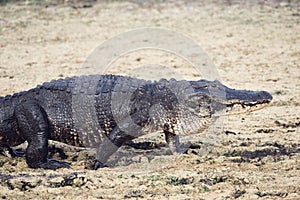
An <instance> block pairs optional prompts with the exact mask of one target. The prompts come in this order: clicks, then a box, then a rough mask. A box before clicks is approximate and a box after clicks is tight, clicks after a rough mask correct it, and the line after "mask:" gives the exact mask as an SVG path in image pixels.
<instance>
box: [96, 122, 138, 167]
mask: <svg viewBox="0 0 300 200" xmlns="http://www.w3.org/2000/svg"><path fill="white" fill-rule="evenodd" d="M132 139H134V136H132V135H128V134H126V133H124V132H123V131H121V130H120V129H119V128H118V127H117V128H115V129H114V130H113V131H112V133H111V134H110V135H109V137H107V138H106V139H105V140H104V141H103V142H102V143H101V144H100V145H99V147H98V149H97V153H96V158H95V160H96V163H95V167H94V169H98V168H102V167H106V162H107V160H108V159H109V157H110V156H111V155H112V154H113V153H115V152H116V151H117V150H118V149H119V148H120V147H121V146H122V145H123V144H124V143H125V142H127V141H129V140H132Z"/></svg>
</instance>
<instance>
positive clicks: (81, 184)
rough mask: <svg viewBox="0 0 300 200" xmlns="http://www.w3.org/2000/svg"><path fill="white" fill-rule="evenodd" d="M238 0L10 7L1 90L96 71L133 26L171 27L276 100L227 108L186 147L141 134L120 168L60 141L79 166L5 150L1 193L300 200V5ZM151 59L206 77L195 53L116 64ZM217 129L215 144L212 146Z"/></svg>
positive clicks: (125, 66) (126, 68)
mask: <svg viewBox="0 0 300 200" xmlns="http://www.w3.org/2000/svg"><path fill="white" fill-rule="evenodd" d="M230 2H231V1H228V2H227V3H205V2H202V1H198V2H193V1H190V2H188V3H187V2H183V1H172V2H171V1H166V2H165V1H163V2H156V1H152V2H151V1H150V2H142V3H134V2H126V1H111V2H105V3H104V2H103V3H86V2H85V3H81V2H79V3H76V4H72V3H63V4H53V3H48V2H47V1H46V2H43V3H41V4H39V5H37V4H30V1H29V3H28V2H27V3H20V2H19V3H8V4H6V5H5V6H1V7H0V28H1V29H0V49H1V50H0V84H1V90H0V95H7V94H11V93H14V92H19V91H22V90H27V89H29V88H32V87H34V86H35V85H37V84H40V83H42V82H45V81H50V80H52V79H57V78H61V77H68V76H73V75H78V74H82V73H84V72H87V71H88V69H82V64H83V63H84V61H85V59H86V57H87V56H88V55H89V54H90V53H91V52H92V51H93V49H95V48H96V47H97V46H98V45H99V44H101V42H103V41H105V40H106V39H109V38H111V37H113V36H115V35H117V34H121V33H123V32H124V31H129V30H131V29H135V28H140V27H161V28H167V29H170V30H174V31H178V32H180V33H183V34H186V35H188V36H190V37H191V38H193V39H194V40H195V41H196V42H198V43H199V44H201V46H202V47H203V48H204V49H205V50H206V51H207V53H208V55H209V56H210V57H211V58H212V60H213V61H214V63H215V65H216V66H218V71H219V75H220V78H221V80H222V82H224V83H225V84H226V85H228V86H231V87H234V88H238V89H251V90H267V91H269V92H270V93H271V94H272V95H273V97H274V101H273V102H272V104H271V105H270V106H268V107H266V108H265V109H262V110H259V111H257V112H253V113H250V114H243V115H238V116H229V117H224V118H222V119H221V121H220V122H219V123H218V124H216V125H215V126H214V128H215V129H213V130H212V129H210V130H208V131H206V132H204V133H202V134H200V135H196V136H193V137H188V138H187V141H189V142H191V144H190V148H189V150H188V152H187V154H183V155H169V154H168V153H167V152H165V150H164V149H165V144H164V142H163V140H162V135H161V134H160V133H157V134H152V135H151V136H149V137H147V138H142V139H140V140H137V141H135V142H136V144H137V146H135V148H134V147H130V146H124V147H122V149H121V150H120V151H119V152H118V153H117V154H116V155H115V159H112V161H111V165H112V167H109V168H104V169H99V170H97V171H94V170H89V169H88V168H89V167H90V165H91V158H92V155H91V152H90V151H85V150H79V149H74V148H71V147H67V146H64V145H61V144H60V145H54V146H53V145H51V148H50V150H51V151H50V153H51V156H52V157H54V158H58V159H62V160H64V161H67V162H70V163H71V164H72V169H60V170H56V171H50V170H42V169H37V170H34V169H29V168H28V167H27V165H26V162H25V160H24V158H17V159H10V158H6V157H4V156H0V191H1V192H0V193H1V198H2V199H71V198H72V199H82V198H87V199H123V198H128V199H130V198H131V199H235V198H239V199H281V198H284V199H300V192H299V191H300V176H299V174H300V172H299V170H300V165H299V155H300V154H299V153H300V136H299V133H300V130H299V127H300V115H299V113H300V99H299V94H300V89H299V87H300V53H299V52H300V45H299V44H300V43H299V41H300V31H299V30H300V18H299V16H300V13H299V5H297V1H295V2H293V3H292V4H288V3H285V2H279V1H278V2H269V1H259V2H256V1H249V2H248V1H247V3H236V2H235V1H233V2H232V3H231V4H230ZM298 4H299V2H298ZM150 61H151V63H153V62H154V64H161V65H165V66H167V67H169V68H172V69H173V70H175V69H176V70H179V72H180V73H181V74H183V75H184V76H185V77H187V78H190V79H193V78H197V74H196V75H195V73H194V72H193V68H192V67H191V66H190V64H189V63H187V62H186V61H185V60H183V59H181V58H179V57H178V56H176V55H173V54H171V53H166V52H157V51H151V50H144V51H137V52H133V53H131V54H129V55H125V56H123V57H121V58H119V59H118V60H117V61H115V62H114V63H113V64H112V65H111V67H110V68H109V69H108V70H107V71H106V73H115V74H127V75H132V74H133V75H134V74H136V73H138V74H139V75H142V74H141V72H140V71H138V72H136V71H134V69H133V67H132V66H142V65H143V64H149V62H150ZM131 73H132V74H131ZM152 73H156V74H155V75H157V76H159V74H160V72H159V70H157V69H156V71H155V70H154V72H153V71H152ZM220 127H221V129H218V128H220ZM214 130H218V131H217V133H218V134H215V132H214ZM211 135H214V136H215V137H213V139H214V141H215V146H214V148H213V149H211V151H210V152H208V153H207V154H205V153H203V146H204V145H205V140H206V136H211ZM184 139H185V138H183V140H184ZM187 141H185V142H187ZM62 150H63V151H62ZM199 155H201V156H199Z"/></svg>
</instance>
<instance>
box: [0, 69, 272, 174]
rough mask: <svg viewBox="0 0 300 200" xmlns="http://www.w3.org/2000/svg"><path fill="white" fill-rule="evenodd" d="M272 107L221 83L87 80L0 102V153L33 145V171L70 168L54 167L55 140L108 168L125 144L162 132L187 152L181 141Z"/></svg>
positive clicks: (264, 97) (264, 98) (265, 98)
mask: <svg viewBox="0 0 300 200" xmlns="http://www.w3.org/2000/svg"><path fill="white" fill-rule="evenodd" d="M271 100H272V96H271V95H270V94H269V93H268V92H266V91H258V92H255V91H248V90H236V89H231V88H229V87H226V86H225V85H223V84H222V83H221V82H219V81H217V80H215V81H208V80H203V79H201V80H198V81H187V80H175V79H170V80H166V79H161V80H159V81H150V80H144V79H137V78H132V77H128V76H120V75H88V76H77V77H70V78H65V79H58V80H53V81H50V82H45V83H43V84H42V85H38V86H37V87H35V88H33V89H30V90H28V91H24V92H20V93H15V94H13V95H8V96H5V97H0V152H2V153H3V152H9V154H10V155H11V156H18V155H19V154H20V152H17V151H16V150H14V149H13V148H12V147H14V146H16V145H19V144H22V143H24V142H25V141H27V143H28V146H27V149H26V152H25V158H26V163H27V165H28V166H29V167H30V168H44V169H53V170H55V169H57V168H68V167H70V165H69V164H68V163H66V162H62V161H57V160H53V159H48V140H54V141H59V142H63V143H65V144H68V145H72V146H77V147H88V148H96V155H95V165H94V168H95V169H98V168H101V167H105V166H106V162H107V160H108V159H109V157H110V156H111V155H112V154H113V153H114V152H116V151H117V150H118V148H119V147H121V146H122V145H123V144H124V143H126V142H130V141H131V140H133V139H134V138H137V137H140V136H142V135H144V134H147V133H150V132H154V131H163V132H164V135H165V140H166V142H167V144H168V146H169V147H170V149H171V150H172V152H174V153H175V152H178V153H180V152H182V151H181V148H180V142H179V135H188V134H194V133H199V132H201V131H203V130H204V129H206V128H207V127H208V126H209V125H210V124H212V123H213V122H214V120H215V119H217V118H218V117H220V116H222V115H231V114H239V113H246V112H251V111H254V110H258V109H260V108H262V107H264V106H266V105H267V104H268V103H270V102H271Z"/></svg>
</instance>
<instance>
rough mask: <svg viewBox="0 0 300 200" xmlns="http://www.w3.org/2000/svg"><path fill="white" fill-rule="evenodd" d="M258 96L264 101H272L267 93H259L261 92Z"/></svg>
mask: <svg viewBox="0 0 300 200" xmlns="http://www.w3.org/2000/svg"><path fill="white" fill-rule="evenodd" d="M258 95H259V97H260V98H262V99H265V100H272V99H273V97H272V95H271V94H270V93H269V92H266V91H261V92H259V94H258Z"/></svg>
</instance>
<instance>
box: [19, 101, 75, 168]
mask: <svg viewBox="0 0 300 200" xmlns="http://www.w3.org/2000/svg"><path fill="white" fill-rule="evenodd" d="M15 117H16V120H17V126H18V131H19V132H20V134H21V135H22V136H24V137H25V139H26V140H27V142H28V147H27V149H26V153H25V157H26V162H27V164H28V166H29V167H31V168H44V169H53V170H55V169H57V168H62V167H63V168H68V167H69V165H68V164H66V163H64V162H59V161H55V160H48V159H47V155H48V135H49V124H48V120H47V116H46V113H45V111H44V109H43V108H41V107H40V106H39V105H38V104H37V103H36V102H35V101H30V102H25V103H22V104H20V105H19V106H17V107H16V109H15Z"/></svg>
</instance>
